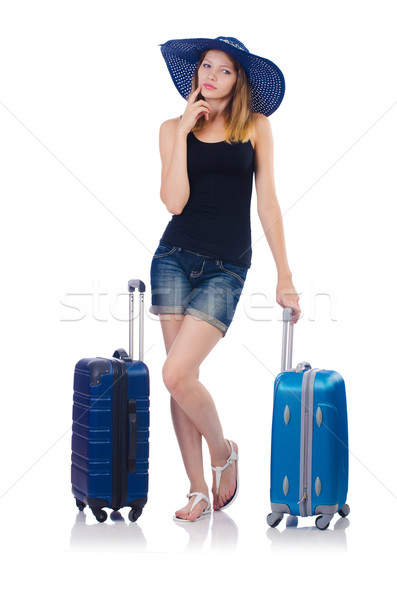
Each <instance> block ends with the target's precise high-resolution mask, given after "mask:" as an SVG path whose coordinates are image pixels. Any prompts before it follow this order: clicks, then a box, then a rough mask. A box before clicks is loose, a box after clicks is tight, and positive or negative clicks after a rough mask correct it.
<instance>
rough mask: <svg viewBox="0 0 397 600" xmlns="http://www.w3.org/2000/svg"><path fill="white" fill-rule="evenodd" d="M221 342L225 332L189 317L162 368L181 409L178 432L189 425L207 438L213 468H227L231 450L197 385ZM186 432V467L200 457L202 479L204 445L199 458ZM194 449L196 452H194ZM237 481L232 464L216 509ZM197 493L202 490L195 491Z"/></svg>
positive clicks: (203, 391)
mask: <svg viewBox="0 0 397 600" xmlns="http://www.w3.org/2000/svg"><path fill="white" fill-rule="evenodd" d="M221 338H222V332H221V331H220V330H219V329H217V328H216V327H214V326H213V325H211V324H210V323H207V322H206V321H203V320H200V319H197V318H195V317H193V316H191V315H186V316H185V317H184V319H183V322H182V325H181V326H180V328H179V330H178V333H177V335H176V337H175V338H174V341H173V343H172V346H171V347H170V349H169V351H168V355H167V360H166V361H165V363H164V367H163V379H164V383H165V385H166V387H167V389H168V390H169V391H170V393H171V395H172V397H173V399H174V400H175V402H176V404H177V405H178V407H177V408H176V406H175V405H174V413H173V414H174V418H175V416H176V419H177V427H176V430H178V429H179V427H180V428H181V429H182V430H183V429H184V426H185V425H187V422H190V424H191V425H193V427H194V428H195V429H196V430H197V432H198V433H199V434H201V435H202V436H204V437H205V439H206V441H207V444H208V448H209V451H210V455H211V463H212V464H213V465H214V466H218V465H220V466H222V465H223V464H225V462H226V459H227V457H228V456H229V454H230V446H229V444H228V443H227V442H226V440H225V438H224V436H223V431H222V426H221V423H220V421H219V417H218V413H217V411H216V408H215V404H214V401H213V399H212V397H211V395H210V394H209V392H208V390H207V389H206V388H205V387H204V386H203V385H202V383H200V382H199V381H198V378H197V372H198V368H199V365H200V364H201V363H202V361H203V360H204V358H205V357H206V356H207V355H208V354H209V352H210V351H211V350H212V349H213V348H214V346H215V345H216V344H217V342H218V341H219V340H220V339H221ZM183 413H184V415H185V417H186V419H187V420H185V421H183V420H182V414H183ZM186 431H187V430H185V431H183V432H181V438H180V439H181V441H182V444H181V442H180V445H181V452H182V455H183V457H184V461H185V464H187V463H189V462H190V460H192V459H193V462H194V463H195V464H197V463H198V457H199V456H200V464H201V470H200V473H199V472H198V470H197V471H195V474H196V475H197V477H198V478H200V479H201V477H203V475H202V473H203V471H202V454H201V443H200V455H198V454H197V450H198V446H197V439H198V438H197V434H195V433H193V432H194V430H193V429H192V428H190V432H191V433H193V437H192V438H189V435H186ZM177 435H178V433H177ZM178 440H179V438H178ZM192 440H193V444H192ZM192 447H193V448H194V452H192ZM194 453H196V454H194ZM185 457H186V458H185ZM235 477H236V472H235V465H234V464H233V465H231V466H230V467H229V468H228V469H226V470H225V471H224V476H223V477H222V483H221V489H220V492H219V497H216V498H215V497H214V508H215V509H217V508H219V506H222V505H223V504H224V503H225V502H226V501H227V500H228V499H229V498H230V497H231V496H232V495H233V493H234V489H235ZM193 478H194V476H193ZM191 481H192V480H191ZM213 489H214V488H213ZM194 491H201V490H200V489H195V490H194ZM204 493H205V492H204ZM201 504H203V506H201ZM204 504H205V503H204V502H203V503H200V505H198V506H200V508H201V510H203V509H204V508H205V506H204Z"/></svg>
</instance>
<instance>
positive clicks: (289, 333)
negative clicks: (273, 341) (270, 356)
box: [281, 306, 294, 371]
mask: <svg viewBox="0 0 397 600" xmlns="http://www.w3.org/2000/svg"><path fill="white" fill-rule="evenodd" d="M291 321H292V308H290V307H289V306H287V308H284V310H283V345H282V350H281V371H287V370H288V369H290V368H291V367H292V343H293V339H294V326H293V325H292V323H291Z"/></svg>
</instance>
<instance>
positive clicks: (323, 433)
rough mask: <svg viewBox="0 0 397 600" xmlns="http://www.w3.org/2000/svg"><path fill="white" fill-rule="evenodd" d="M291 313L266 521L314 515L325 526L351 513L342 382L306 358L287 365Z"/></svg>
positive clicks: (277, 386) (278, 384) (278, 382)
mask: <svg viewBox="0 0 397 600" xmlns="http://www.w3.org/2000/svg"><path fill="white" fill-rule="evenodd" d="M291 315H292V310H291V309H290V308H286V309H284V311H283V345H282V359H281V373H279V374H278V375H277V377H276V379H275V382H274V404H273V423H272V442H271V488H270V501H271V509H272V512H271V513H270V514H269V515H268V517H267V523H268V525H270V526H271V527H276V526H277V525H278V524H279V523H280V521H281V520H282V518H283V516H284V514H290V515H296V516H301V517H307V516H311V515H318V516H317V519H316V526H317V527H318V528H319V529H327V527H328V525H329V524H330V522H331V519H332V517H333V516H334V514H335V513H339V514H340V515H341V516H342V517H346V516H347V515H348V514H349V512H350V509H349V506H348V505H347V504H346V497H347V487H348V469H349V452H348V429H347V409H346V391H345V382H344V380H343V378H342V376H341V375H340V374H339V373H337V372H336V371H329V370H326V369H312V368H311V366H310V364H309V363H307V362H301V363H299V364H298V366H297V367H296V368H295V369H293V368H291V363H292V341H293V330H294V327H295V326H294V325H292V324H291V323H290V321H291V318H292V317H291ZM287 338H288V340H287ZM287 344H288V351H287Z"/></svg>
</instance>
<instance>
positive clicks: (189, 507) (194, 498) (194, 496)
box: [175, 490, 211, 521]
mask: <svg viewBox="0 0 397 600" xmlns="http://www.w3.org/2000/svg"><path fill="white" fill-rule="evenodd" d="M200 495H202V496H204V497H203V498H202V499H199V496H200ZM207 495H208V490H206V491H205V492H201V493H200V492H191V493H190V494H187V497H188V498H189V502H188V503H187V504H186V506H184V507H183V508H180V509H179V510H177V511H176V512H175V517H176V518H177V519H183V520H185V521H197V520H198V519H199V518H200V517H202V516H203V513H204V511H205V512H206V514H207V513H208V511H209V510H210V509H211V504H210V501H209V499H208V497H207Z"/></svg>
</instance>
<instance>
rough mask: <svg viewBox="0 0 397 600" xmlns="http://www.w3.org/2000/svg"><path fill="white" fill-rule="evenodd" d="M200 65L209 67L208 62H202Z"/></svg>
mask: <svg viewBox="0 0 397 600" xmlns="http://www.w3.org/2000/svg"><path fill="white" fill-rule="evenodd" d="M202 66H203V67H210V66H211V65H209V64H208V63H203V64H202Z"/></svg>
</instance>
